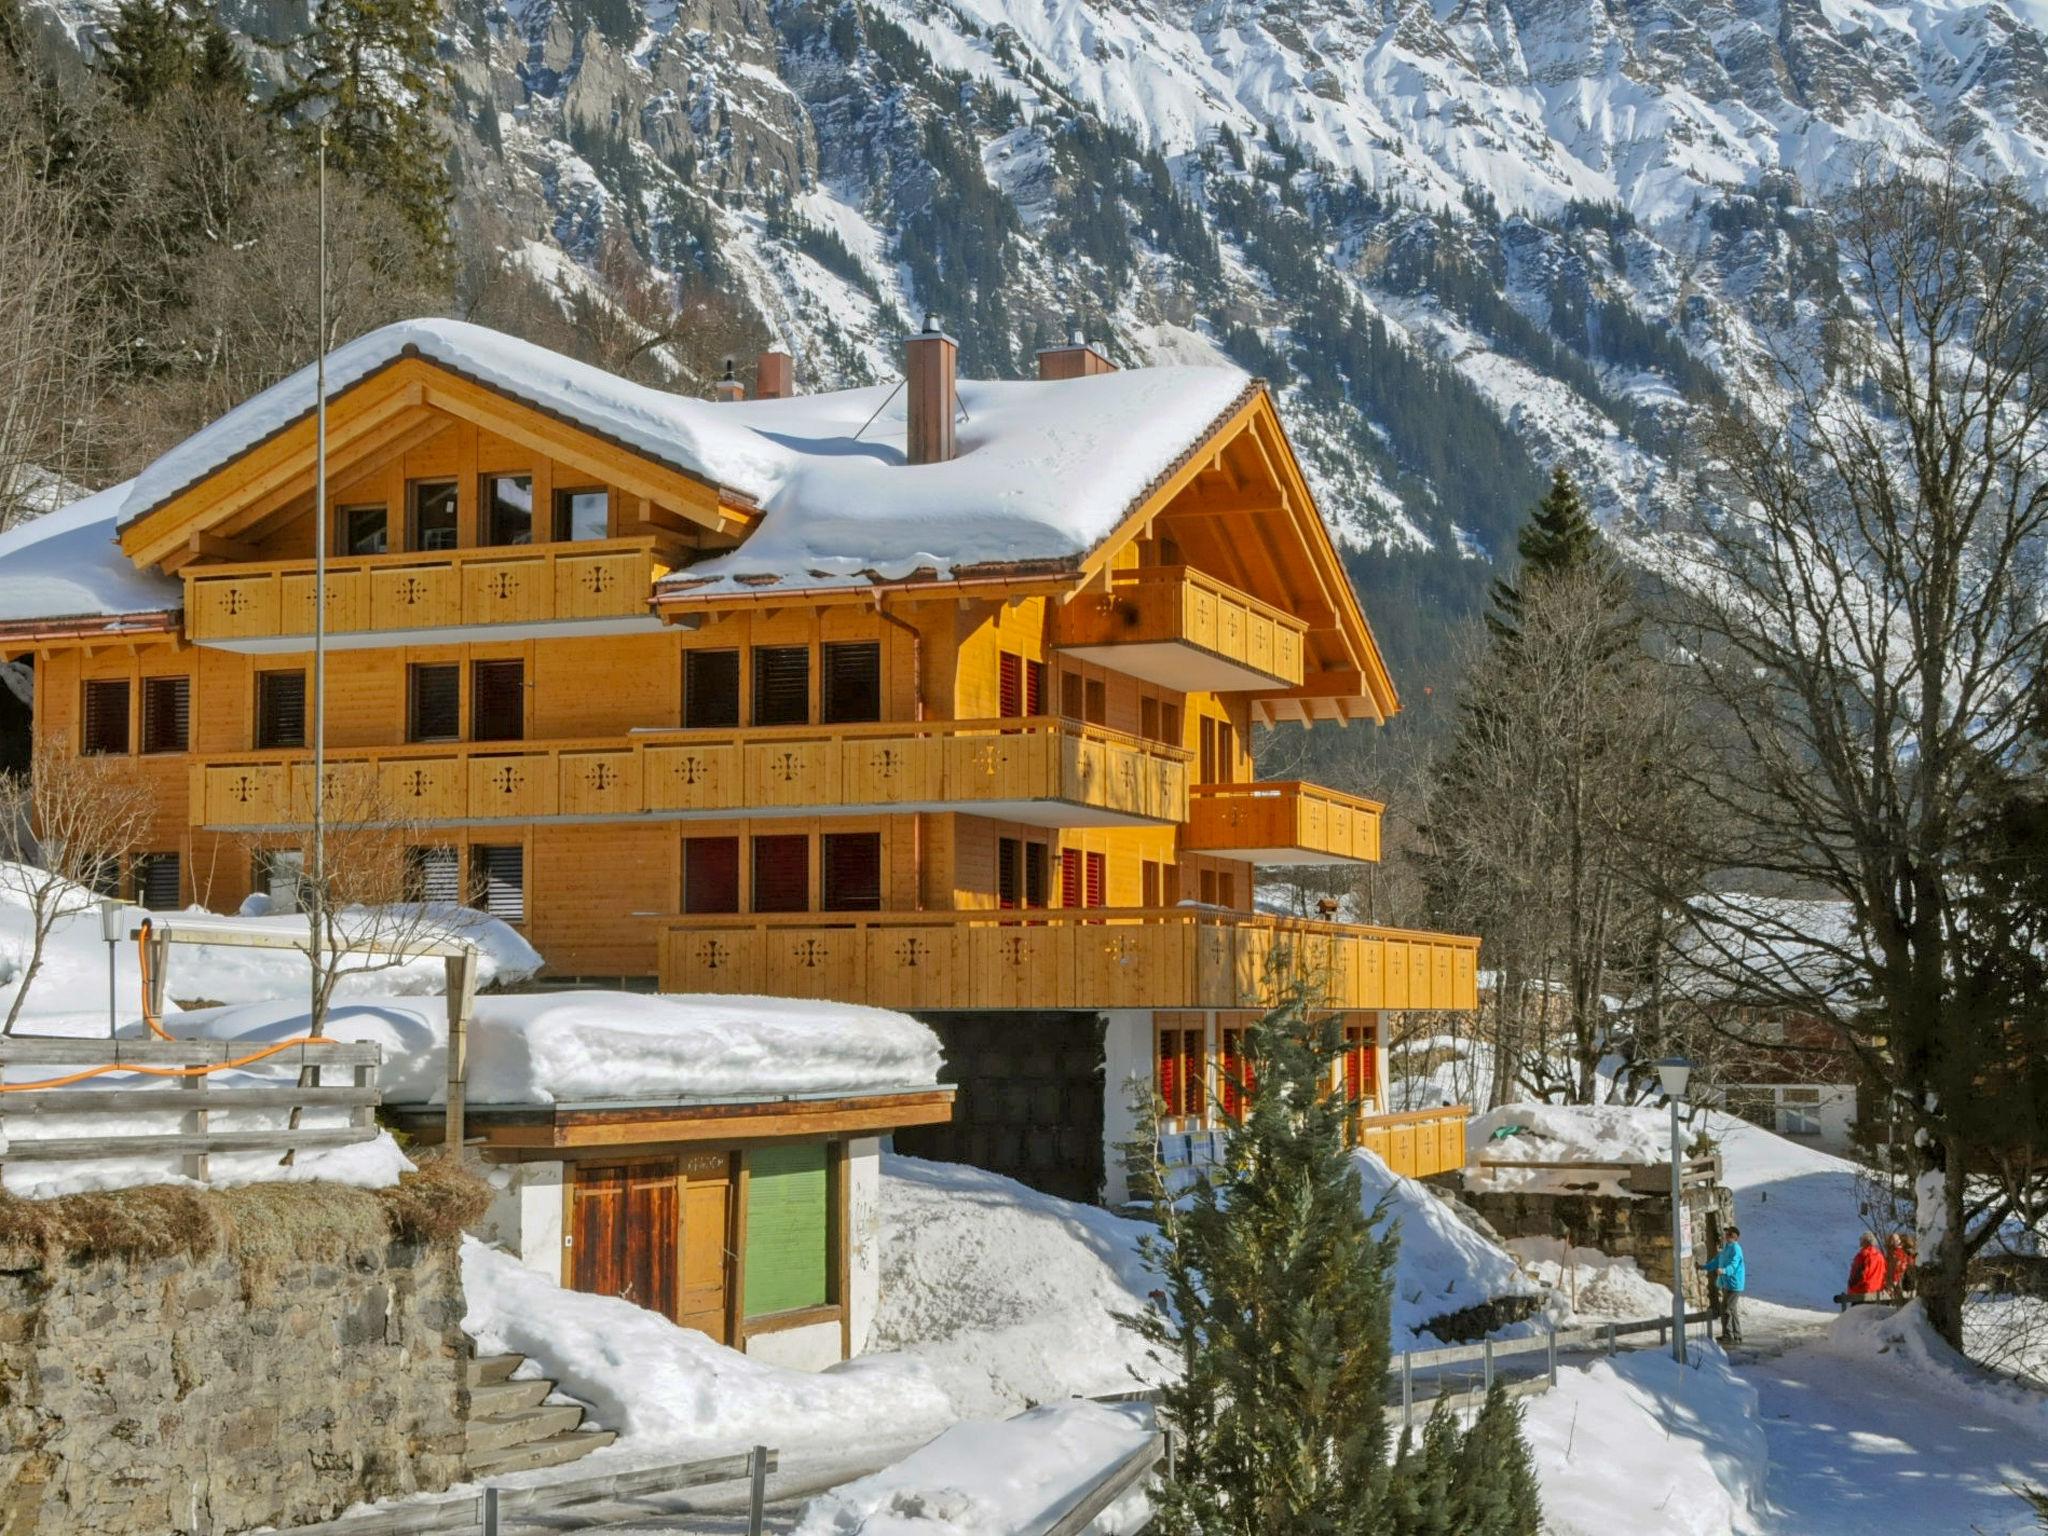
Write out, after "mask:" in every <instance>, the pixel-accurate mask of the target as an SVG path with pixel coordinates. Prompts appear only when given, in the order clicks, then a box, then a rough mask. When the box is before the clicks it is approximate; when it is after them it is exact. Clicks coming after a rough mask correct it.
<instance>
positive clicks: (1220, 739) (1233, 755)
mask: <svg viewBox="0 0 2048 1536" xmlns="http://www.w3.org/2000/svg"><path fill="white" fill-rule="evenodd" d="M1197 755H1198V757H1199V759H1200V761H1199V765H1198V766H1199V771H1200V773H1201V777H1200V779H1199V780H1197V782H1198V783H1202V784H1229V783H1231V782H1233V781H1234V780H1235V779H1236V776H1237V729H1236V727H1234V726H1233V725H1231V723H1230V722H1229V721H1228V720H1217V719H1214V718H1213V717H1211V716H1208V715H1204V716H1203V717H1202V734H1201V742H1200V751H1199V753H1198V754H1197Z"/></svg>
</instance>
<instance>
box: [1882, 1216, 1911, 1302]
mask: <svg viewBox="0 0 2048 1536" xmlns="http://www.w3.org/2000/svg"><path fill="white" fill-rule="evenodd" d="M1914 1258H1915V1255H1914V1253H1913V1240H1912V1239H1911V1238H1910V1237H1908V1236H1906V1234H1905V1233H1903V1232H1894V1233H1893V1234H1892V1235H1891V1236H1890V1237H1888V1238H1886V1239H1885V1240H1884V1288H1885V1290H1886V1291H1888V1292H1889V1293H1890V1295H1891V1298H1892V1300H1893V1301H1904V1300H1905V1299H1906V1293H1907V1292H1908V1291H1910V1290H1912V1289H1913V1264H1914Z"/></svg>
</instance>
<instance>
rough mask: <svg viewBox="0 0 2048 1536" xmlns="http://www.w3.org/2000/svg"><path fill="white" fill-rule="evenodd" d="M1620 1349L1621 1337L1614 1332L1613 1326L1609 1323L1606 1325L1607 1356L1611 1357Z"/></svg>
mask: <svg viewBox="0 0 2048 1536" xmlns="http://www.w3.org/2000/svg"><path fill="white" fill-rule="evenodd" d="M1620 1348H1621V1335H1620V1334H1618V1333H1616V1332H1615V1331H1614V1324H1612V1323H1609V1324H1608V1325H1607V1353H1608V1355H1609V1356H1612V1355H1613V1354H1614V1352H1615V1351H1616V1350H1618V1349H1620Z"/></svg>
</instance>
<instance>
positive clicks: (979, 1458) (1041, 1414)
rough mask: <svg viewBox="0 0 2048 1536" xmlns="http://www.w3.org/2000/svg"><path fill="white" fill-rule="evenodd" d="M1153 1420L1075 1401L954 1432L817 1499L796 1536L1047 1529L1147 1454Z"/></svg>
mask: <svg viewBox="0 0 2048 1536" xmlns="http://www.w3.org/2000/svg"><path fill="white" fill-rule="evenodd" d="M1150 1419H1151V1416H1150V1413H1149V1411H1148V1410H1146V1409H1143V1408H1139V1407H1137V1406H1135V1405H1128V1406H1123V1407H1116V1408H1111V1407H1105V1406H1104V1405H1102V1404H1100V1403H1085V1402H1076V1403H1060V1404H1057V1405H1055V1406H1050V1407H1045V1408H1034V1409H1032V1410H1031V1411H1030V1412H1028V1413H1021V1414H1018V1415H1017V1416H1016V1417H1015V1418H1012V1419H1004V1420H1002V1421H1000V1422H998V1423H972V1424H955V1425H954V1426H953V1427H952V1428H951V1429H949V1430H947V1431H946V1432H945V1433H944V1434H942V1435H940V1436H939V1437H938V1438H937V1439H936V1440H934V1441H932V1442H931V1443H930V1444H929V1445H926V1446H924V1447H922V1448H921V1449H919V1450H917V1451H915V1452H913V1453H912V1454H911V1455H910V1456H908V1457H906V1458H905V1459H904V1460H902V1461H899V1462H897V1463H896V1464H895V1465H894V1466H892V1467H886V1468H884V1469H883V1470H882V1471H880V1472H877V1473H875V1474H873V1475H872V1476H869V1477H864V1478H861V1479H860V1480H859V1481H858V1482H852V1483H848V1484H847V1485H846V1486H845V1487H843V1488H835V1489H833V1490H832V1491H831V1492H830V1493H827V1494H824V1495H822V1496H821V1497H819V1498H815V1499H813V1500H811V1502H810V1504H809V1505H807V1506H806V1507H805V1509H804V1513H803V1518H802V1519H801V1520H800V1521H798V1523H797V1525H796V1530H795V1536H1011V1533H1012V1532H1016V1531H1035V1530H1041V1529H1043V1528H1044V1527H1045V1526H1046V1525H1047V1524H1048V1523H1049V1522H1051V1521H1052V1520H1054V1519H1056V1518H1058V1516H1059V1515H1060V1514H1061V1513H1062V1512H1064V1511H1065V1510H1066V1509H1067V1508H1069V1507H1070V1506H1071V1505H1072V1504H1073V1502H1074V1500H1075V1499H1076V1498H1078V1497H1079V1496H1080V1494H1081V1493H1082V1492H1083V1491H1084V1490H1085V1489H1086V1487H1087V1486H1088V1485H1089V1484H1090V1483H1092V1482H1093V1481H1094V1480H1095V1479H1096V1478H1098V1477H1100V1476H1102V1475H1103V1474H1104V1473H1106V1472H1108V1471H1109V1470H1110V1469H1111V1468H1113V1467H1114V1466H1116V1464H1117V1463H1118V1462H1120V1461H1122V1460H1123V1459H1124V1458H1125V1457H1127V1456H1130V1455H1132V1454H1133V1453H1135V1452H1137V1451H1139V1450H1141V1449H1142V1448H1143V1447H1144V1446H1145V1444H1146V1442H1147V1441H1148V1440H1150V1438H1151V1436H1152V1428H1151V1422H1150ZM1092 1528H1093V1529H1098V1530H1099V1529H1103V1528H1104V1527H1103V1525H1102V1524H1101V1523H1099V1522H1098V1524H1097V1525H1096V1526H1094V1527H1092Z"/></svg>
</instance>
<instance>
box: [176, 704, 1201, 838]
mask: <svg viewBox="0 0 2048 1536" xmlns="http://www.w3.org/2000/svg"><path fill="white" fill-rule="evenodd" d="M328 764H329V771H330V773H332V774H333V775H334V776H335V782H336V784H337V785H339V784H341V783H343V782H346V778H347V776H348V775H361V774H363V773H374V774H375V775H376V777H377V781H378V782H377V787H376V789H375V790H374V791H373V792H368V793H365V792H364V790H363V789H362V788H361V787H360V781H359V780H358V781H357V783H358V787H356V788H352V789H350V790H349V791H348V792H347V793H346V794H345V795H344V794H343V793H342V792H341V791H340V790H339V789H338V788H337V789H330V791H329V798H330V802H334V801H337V800H338V801H339V802H340V803H341V804H343V805H346V806H351V807H361V806H364V805H366V804H369V805H373V806H374V807H375V808H376V810H377V812H378V814H380V815H382V814H388V815H389V816H390V818H391V819H392V820H393V821H394V822H396V823H403V824H411V823H415V822H419V823H493V822H535V821H628V820H636V819H639V820H654V821H685V820H711V819H716V818H719V817H734V816H797V815H834V816H858V815H868V814H893V813H902V812H909V811H969V812H972V813H974V814H977V815H984V816H995V817H1000V818H1002V819H1004V820H1008V821H1021V822H1029V823H1032V824H1034V825H1037V826H1047V827H1114V826H1149V825H1157V824H1161V823H1172V822H1178V821H1183V820H1185V819H1186V817H1187V805H1188V754H1187V753H1186V752H1184V751H1182V750H1181V749H1179V748H1177V747H1167V746H1162V745H1160V744H1159V743H1157V742H1151V741H1144V740H1141V739H1140V738H1138V737H1135V736H1127V735H1125V734H1123V733H1122V732H1120V731H1110V730H1105V729H1103V728H1101V727H1099V726H1092V725H1081V724H1078V723H1076V722H1074V721H1069V720H1057V719H1050V718H1037V719H1031V720H1009V721H1002V722H994V721H985V720H983V721H949V720H935V721H922V722H917V723H899V724H880V725H835V726H790V727H779V728H775V729H759V730H747V731H681V730H661V731H643V732H636V733H634V734H633V735H631V736H628V737H611V738H607V739H603V740H595V741H535V742H517V741H491V742H463V743H449V744H446V745H415V746H400V747H379V748H374V749H361V748H351V749H346V750H341V749H335V750H330V751H329V753H328ZM312 773H313V768H312V759H311V757H310V756H309V755H308V754H307V753H306V752H304V751H301V750H294V751H289V752H252V753H246V754H240V755H237V756H235V757H231V758H220V757H216V758H205V759H202V760H201V761H200V762H199V763H198V764H197V765H196V766H195V767H194V768H193V770H192V787H191V793H192V796H193V807H194V817H193V819H194V821H195V823H196V824H197V825H199V826H203V827H211V828H214V829H217V830H226V829H255V828H267V827H281V826H294V825H303V824H304V823H305V822H306V821H308V820H309V819H310V814H311V808H312Z"/></svg>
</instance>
